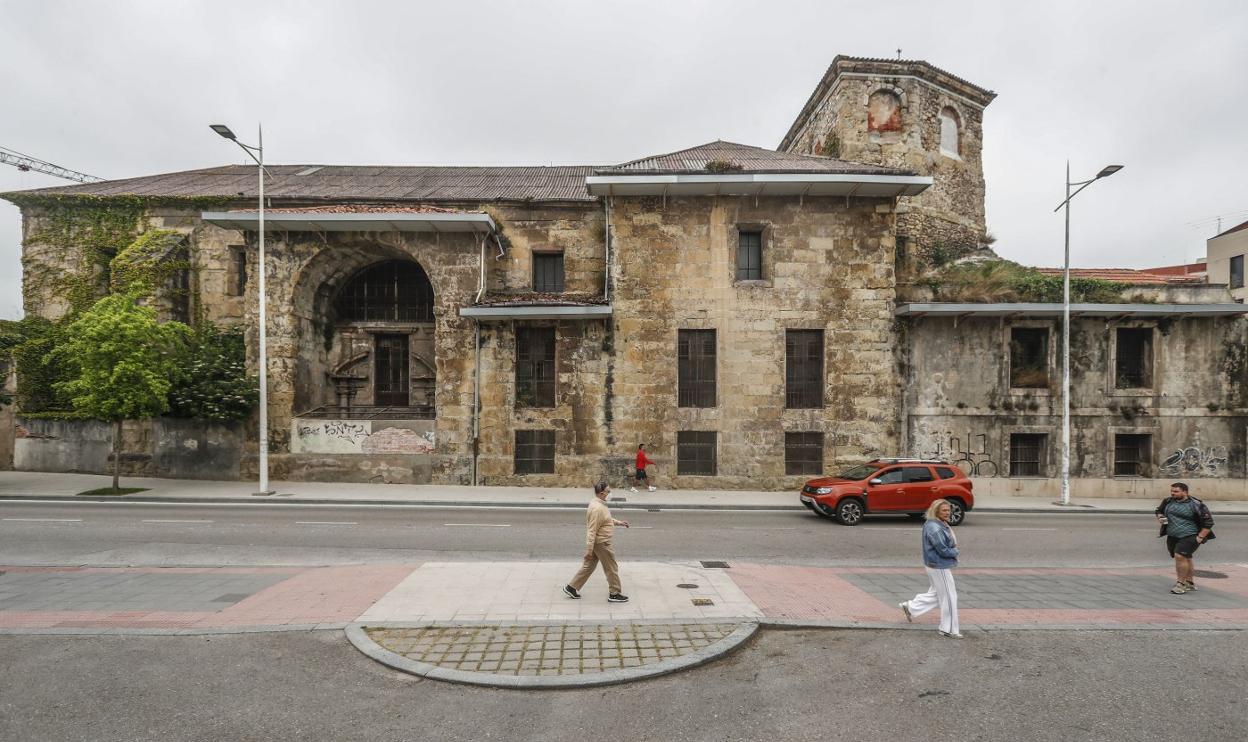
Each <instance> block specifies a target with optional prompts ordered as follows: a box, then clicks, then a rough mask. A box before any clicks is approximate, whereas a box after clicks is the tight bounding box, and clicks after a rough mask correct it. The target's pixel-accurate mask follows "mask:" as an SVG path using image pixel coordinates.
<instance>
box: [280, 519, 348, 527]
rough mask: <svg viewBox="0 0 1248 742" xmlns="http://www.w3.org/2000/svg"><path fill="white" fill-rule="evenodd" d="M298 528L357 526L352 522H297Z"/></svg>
mask: <svg viewBox="0 0 1248 742" xmlns="http://www.w3.org/2000/svg"><path fill="white" fill-rule="evenodd" d="M295 525H298V526H358V525H359V523H356V522H355V521H353V520H297V521H295Z"/></svg>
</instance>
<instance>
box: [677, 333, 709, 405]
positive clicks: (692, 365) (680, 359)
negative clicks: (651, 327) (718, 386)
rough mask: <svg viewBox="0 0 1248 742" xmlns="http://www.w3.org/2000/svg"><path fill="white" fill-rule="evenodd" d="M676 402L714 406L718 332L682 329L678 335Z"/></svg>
mask: <svg viewBox="0 0 1248 742" xmlns="http://www.w3.org/2000/svg"><path fill="white" fill-rule="evenodd" d="M676 362H677V367H678V373H677V377H678V379H677V380H678V382H679V383H678V387H677V392H676V398H677V405H678V406H680V407H714V406H715V331H714V330H680V331H678V332H677V335H676Z"/></svg>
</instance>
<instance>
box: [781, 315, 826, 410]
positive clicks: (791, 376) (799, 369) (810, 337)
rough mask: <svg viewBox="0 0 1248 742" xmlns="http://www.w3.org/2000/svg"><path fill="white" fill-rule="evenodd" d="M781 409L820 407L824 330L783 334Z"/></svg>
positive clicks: (821, 401) (789, 331) (795, 331)
mask: <svg viewBox="0 0 1248 742" xmlns="http://www.w3.org/2000/svg"><path fill="white" fill-rule="evenodd" d="M784 406H785V407H788V408H789V409H809V408H814V407H823V330H787V331H786V332H785V337H784Z"/></svg>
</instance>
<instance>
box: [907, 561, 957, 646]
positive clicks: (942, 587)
mask: <svg viewBox="0 0 1248 742" xmlns="http://www.w3.org/2000/svg"><path fill="white" fill-rule="evenodd" d="M923 569H926V570H927V579H928V582H929V583H931V587H929V588H928V590H927V592H925V593H919V594H918V595H916V596H914V598H913V599H911V600H910V601H908V602H907V603H906V607H908V608H909V609H910V615H912V616H922V615H923V614H924V613H927V612H928V611H930V610H932V609H933V608H935V607H937V606H939V607H940V630H941V631H943V632H945V633H947V634H956V633H958V589H957V588H956V587H955V586H954V584H953V570H951V569H932V568H931V567H924V568H923Z"/></svg>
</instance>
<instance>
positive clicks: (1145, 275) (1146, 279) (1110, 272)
mask: <svg viewBox="0 0 1248 742" xmlns="http://www.w3.org/2000/svg"><path fill="white" fill-rule="evenodd" d="M1036 270H1037V271H1039V272H1040V273H1043V274H1044V275H1046V276H1060V275H1062V269H1061V268H1037V269H1036ZM1070 275H1071V276H1074V277H1078V278H1094V279H1098V280H1101V281H1113V282H1115V283H1127V284H1132V285H1137V286H1143V285H1164V284H1170V283H1203V282H1204V280H1205V276H1204V274H1189V275H1171V274H1164V273H1149V272H1148V271H1142V270H1135V269H1133V268H1071V269H1070Z"/></svg>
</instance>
